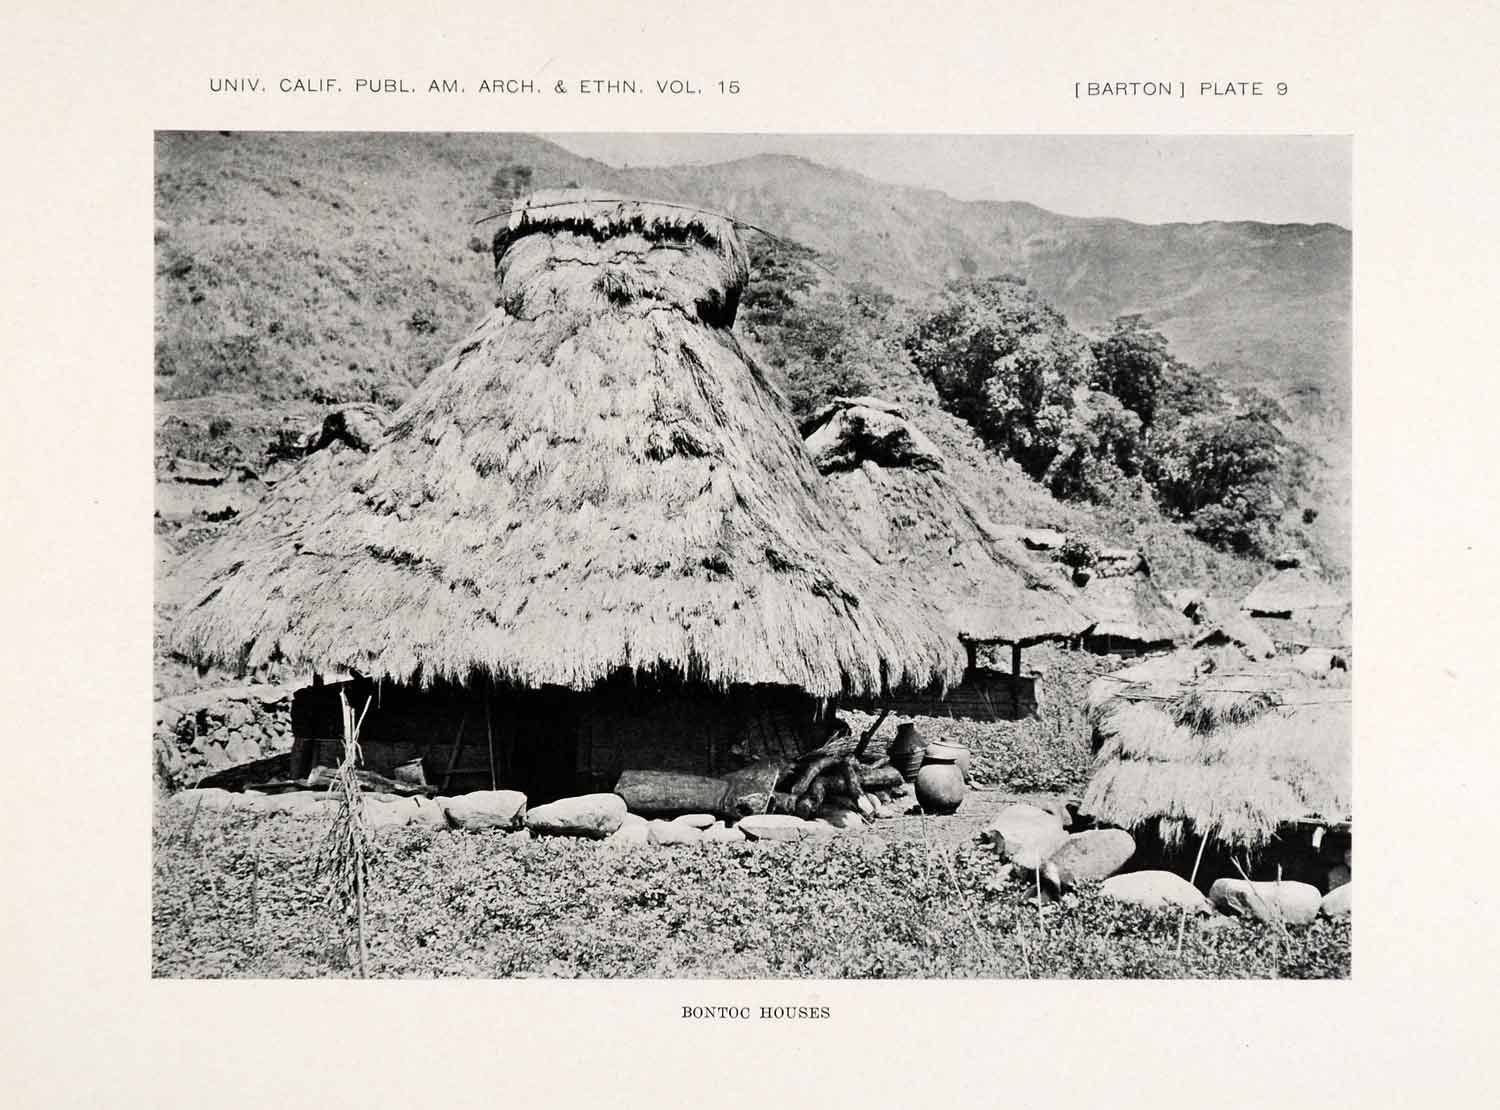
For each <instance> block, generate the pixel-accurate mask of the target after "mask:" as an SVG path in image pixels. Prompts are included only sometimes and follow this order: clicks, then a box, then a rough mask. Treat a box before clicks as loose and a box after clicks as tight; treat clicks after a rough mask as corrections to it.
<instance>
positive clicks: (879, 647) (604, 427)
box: [177, 191, 962, 696]
mask: <svg viewBox="0 0 1500 1110" xmlns="http://www.w3.org/2000/svg"><path fill="white" fill-rule="evenodd" d="M497 255H498V278H499V282H500V295H499V298H498V303H499V305H500V307H499V308H497V309H496V310H495V311H494V312H492V313H491V314H490V315H489V317H488V318H486V319H485V320H484V321H483V322H482V323H481V324H480V325H479V326H478V327H477V328H476V329H475V330H474V331H473V332H472V333H471V334H470V336H469V337H468V338H467V339H466V340H465V341H464V342H463V343H461V344H460V345H458V346H457V347H456V349H455V350H453V351H452V352H451V354H450V356H449V358H448V361H447V362H445V363H444V364H443V365H442V366H440V367H439V368H437V369H436V370H434V371H433V372H432V373H431V374H430V375H429V377H428V378H427V380H426V381H425V382H424V383H423V384H422V386H421V387H420V388H419V389H418V390H417V391H416V393H415V394H414V395H413V396H412V398H411V400H410V401H408V402H407V404H406V405H405V406H403V407H402V409H401V410H400V411H399V412H398V413H397V414H396V415H395V417H394V419H393V420H392V422H391V424H390V426H389V427H388V428H387V429H386V430H385V432H384V434H383V435H382V436H381V438H380V439H379V441H378V442H377V443H376V444H375V445H374V447H373V449H372V450H371V451H370V453H369V455H368V457H367V458H366V459H365V460H364V461H363V462H362V464H361V465H360V466H359V467H358V468H357V470H356V472H355V473H354V474H353V475H352V477H351V479H350V480H349V481H347V482H346V483H344V484H342V485H341V486H340V487H339V488H338V490H337V492H336V495H335V494H330V495H328V496H327V498H326V500H324V501H321V502H320V503H319V504H317V505H315V506H312V507H310V508H307V509H306V511H305V515H304V511H303V510H301V509H299V510H298V511H297V513H295V514H292V515H294V516H295V517H296V518H297V519H296V520H295V524H294V526H293V527H291V528H289V529H287V530H285V531H279V530H278V531H274V532H273V534H271V535H260V536H259V537H258V538H257V542H254V543H253V544H250V545H247V548H248V549H245V550H240V551H237V552H236V553H235V556H234V559H233V561H232V562H230V563H229V564H228V565H227V567H226V568H225V569H223V570H222V571H221V572H220V573H218V574H217V575H216V576H215V577H214V579H213V580H212V581H211V582H210V583H209V588H208V590H207V592H206V594H205V595H204V597H203V598H202V599H201V600H200V601H199V602H198V603H197V604H196V605H195V606H194V607H192V608H191V609H190V610H188V611H187V612H185V613H184V614H183V617H182V618H181V620H180V622H179V626H178V633H177V639H178V643H179V644H180V645H181V646H182V647H183V648H184V649H186V650H187V651H188V652H189V653H191V654H192V655H194V656H196V657H198V658H199V659H202V660H208V661H217V662H220V663H228V664H240V665H246V664H248V665H255V664H257V663H258V662H260V661H262V660H265V659H269V658H274V657H281V658H286V659H289V660H301V661H306V662H307V663H310V664H312V665H314V666H318V667H348V668H352V669H355V670H357V671H359V672H361V673H363V674H366V675H370V676H372V677H377V678H386V679H391V680H394V681H396V682H401V683H422V684H426V683H431V682H434V681H438V680H449V681H460V682H461V681H464V680H467V679H468V678H469V677H470V676H472V675H476V674H478V675H486V676H490V677H492V678H494V679H496V680H501V681H507V682H512V683H517V684H521V685H525V686H541V685H557V686H563V687H568V688H571V689H575V690H582V689H587V688H589V687H591V686H593V685H594V684H595V683H597V682H599V681H601V680H603V679H605V678H607V677H608V676H611V675H613V674H616V673H617V672H620V671H631V672H646V673H660V672H668V673H672V674H676V675H680V676H682V677H684V678H686V679H688V680H690V681H694V682H700V683H705V684H710V685H713V686H717V687H727V686H729V685H731V684H750V685H756V684H773V685H788V686H795V687H798V688H800V689H802V690H804V691H807V692H809V693H811V694H814V695H817V696H832V695H837V694H839V693H842V692H845V691H855V692H860V693H865V692H878V691H879V690H881V689H882V688H885V687H887V686H891V687H895V686H901V685H912V686H918V687H922V686H927V685H929V684H931V683H934V682H936V683H943V682H946V681H947V680H949V679H953V678H956V677H958V674H959V670H960V668H961V665H962V655H961V652H960V651H959V648H958V644H957V642H956V640H955V638H954V636H953V634H952V631H951V630H950V629H948V628H947V627H946V626H945V625H943V623H942V622H941V620H940V619H938V618H936V617H934V616H933V615H930V614H929V612H928V611H927V609H926V607H924V606H923V605H921V604H920V602H919V599H918V598H917V597H916V596H915V595H914V594H913V593H911V592H909V591H903V590H901V589H899V588H896V587H894V586H893V585H892V584H890V583H889V582H887V581H885V580H883V579H882V578H881V576H880V575H879V574H878V573H877V572H876V567H875V565H874V564H873V562H872V560H871V559H870V558H869V556H868V554H867V553H865V552H863V551H861V550H860V549H859V545H858V543H857V541H856V540H855V539H854V537H853V536H852V535H851V534H850V533H849V531H848V530H847V529H846V528H845V526H844V525H843V523H842V522H841V521H840V520H839V519H838V516H837V514H836V513H835V512H833V511H832V510H831V508H829V507H828V506H826V505H824V504H823V503H822V502H821V501H820V500H819V497H818V491H819V485H820V481H819V478H818V476H817V473H816V471H815V469H814V467H813V464H812V461H811V459H810V458H809V457H808V455H807V452H806V451H805V450H804V448H803V446H802V443H801V441H800V439H799V438H798V436H797V432H796V429H795V427H794V426H793V424H792V422H791V420H790V418H789V415H788V412H787V409H786V407H785V404H784V402H783V401H782V399H781V397H780V396H779V395H778V394H777V393H776V391H775V390H774V389H773V388H772V387H771V386H770V385H769V384H768V383H767V381H766V379H765V377H764V376H763V374H762V373H761V371H760V370H759V368H758V367H756V366H755V365H754V364H753V363H751V362H750V361H749V360H748V359H747V357H746V355H745V353H744V351H743V350H742V349H741V348H740V346H739V344H738V343H737V342H736V340H735V338H734V336H733V335H732V334H731V332H730V326H731V325H732V323H733V322H734V317H735V311H736V307H737V305H738V301H739V297H740V293H741V291H742V289H743V288H744V285H745V281H746V278H747V261H746V255H745V251H744V249H743V248H742V246H741V245H740V242H739V239H738V237H737V235H736V234H735V231H734V228H733V227H732V226H731V225H730V224H729V223H728V222H727V221H726V220H724V219H722V218H720V217H717V216H713V215H709V214H706V213H703V212H700V211H697V210H692V209H684V208H682V207H677V206H660V205H655V204H651V203H647V202H643V201H635V200H620V199H607V200H605V199H590V198H585V197H584V196H583V195H582V194H580V193H577V192H571V191H570V192H560V193H543V194H536V195H534V196H532V197H530V198H528V199H526V200H525V201H523V202H520V203H519V204H517V205H516V206H515V207H514V208H513V210H512V214H511V217H510V223H509V227H508V229H507V230H506V231H505V232H504V233H503V234H502V235H501V236H498V237H497ZM294 494H295V491H289V492H288V494H287V495H286V496H288V497H290V496H293V495H294ZM282 501H283V493H282V491H281V490H279V489H278V490H277V491H276V492H275V493H273V494H272V495H271V497H270V498H269V499H268V502H269V503H268V505H267V506H266V508H265V509H263V510H262V512H265V513H272V514H276V513H281V514H286V512H287V507H286V505H285V504H278V503H279V502H282ZM247 531H248V532H254V529H253V528H252V529H249V530H247ZM236 539H238V537H237V538H236Z"/></svg>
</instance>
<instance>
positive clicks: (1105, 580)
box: [1075, 549, 1192, 654]
mask: <svg viewBox="0 0 1500 1110" xmlns="http://www.w3.org/2000/svg"><path fill="white" fill-rule="evenodd" d="M1079 579H1082V591H1081V595H1080V600H1081V603H1082V605H1083V607H1084V608H1085V609H1086V610H1087V611H1088V612H1089V614H1090V615H1091V616H1092V617H1093V618H1094V626H1093V628H1092V629H1090V630H1089V633H1088V635H1087V636H1085V637H1084V645H1085V646H1086V647H1087V648H1088V649H1089V650H1090V651H1097V652H1103V653H1107V654H1108V653H1120V654H1133V653H1138V652H1145V651H1164V650H1168V649H1170V648H1171V647H1172V646H1173V645H1174V644H1176V643H1178V642H1180V641H1182V640H1184V639H1186V638H1187V637H1188V636H1189V635H1190V634H1191V632H1192V622H1191V621H1189V620H1188V619H1187V617H1185V616H1183V615H1182V613H1180V612H1178V610H1177V607H1176V606H1174V605H1173V604H1172V603H1171V602H1170V601H1168V600H1167V598H1166V597H1165V595H1163V594H1162V592H1161V590H1160V589H1158V588H1157V586H1156V583H1155V581H1154V580H1153V579H1152V577H1151V568H1150V567H1149V566H1148V565H1147V564H1146V560H1145V557H1144V556H1142V555H1141V554H1140V552H1138V551H1125V550H1120V549H1106V550H1104V551H1101V552H1100V553H1099V559H1098V563H1097V564H1096V565H1095V566H1094V567H1092V568H1091V569H1090V570H1088V571H1087V572H1083V573H1080V574H1078V575H1075V581H1077V580H1079Z"/></svg>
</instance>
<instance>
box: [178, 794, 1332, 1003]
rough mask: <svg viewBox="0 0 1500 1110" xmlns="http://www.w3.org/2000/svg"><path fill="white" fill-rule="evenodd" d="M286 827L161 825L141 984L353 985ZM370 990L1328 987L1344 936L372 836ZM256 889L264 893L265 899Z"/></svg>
mask: <svg viewBox="0 0 1500 1110" xmlns="http://www.w3.org/2000/svg"><path fill="white" fill-rule="evenodd" d="M321 846H322V832H321V830H320V829H318V828H316V827H314V826H312V825H311V824H310V823H309V822H306V821H299V820H297V819H294V818H290V817H271V818H265V817H261V818H256V817H254V816H251V815H246V814H235V813H233V812H215V813H203V814H198V815H197V816H196V817H195V816H194V815H193V814H192V813H182V812H167V811H164V812H163V813H162V814H161V815H160V816H159V817H158V819H157V823H156V826H155V852H154V865H155V877H154V884H153V885H154V889H153V899H152V904H153V913H152V930H153V944H152V969H153V972H154V974H156V975H158V976H169V977H172V976H180V977H220V976H245V977H266V976H275V977H304V976H306V977H311V976H318V977H323V976H348V975H354V974H356V969H355V967H354V966H353V964H352V962H351V959H350V955H351V954H350V951H349V948H348V946H347V945H346V944H345V941H344V931H343V928H342V922H341V921H340V919H339V913H338V911H337V909H336V908H331V907H330V906H329V905H328V904H327V902H326V900H325V899H324V898H323V896H322V894H321V893H320V890H319V887H318V884H317V883H316V882H315V881H314V878H313V876H314V873H315V870H316V867H317V860H318V856H319V851H320V849H321ZM370 874H371V881H370V887H369V896H368V901H369V906H368V914H369V973H370V975H371V976H374V977H385V978H427V977H447V976H463V977H518V976H550V977H595V976H598V977H604V976H609V977H636V978H642V977H714V978H721V977H724V978H782V977H810V978H917V977H921V978H932V977H997V978H1117V977H1129V978H1215V979H1221V978H1271V977H1285V978H1344V977H1347V976H1348V974H1349V952H1350V947H1349V941H1350V932H1349V925H1348V923H1347V921H1345V922H1328V921H1319V922H1317V923H1316V924H1313V925H1311V926H1308V927H1306V928H1302V929H1291V930H1287V931H1286V933H1285V935H1283V934H1282V932H1281V931H1280V930H1278V929H1275V928H1274V927H1272V926H1268V925H1262V924H1259V923H1255V922H1249V921H1240V920H1237V919H1230V918H1217V919H1214V923H1213V924H1212V925H1207V926H1205V925H1202V924H1197V923H1193V922H1189V924H1188V926H1187V929H1186V935H1185V937H1184V942H1183V944H1182V947H1181V952H1180V955H1179V954H1178V952H1177V951H1176V945H1177V932H1178V927H1179V924H1180V922H1179V917H1178V915H1177V914H1174V913H1171V912H1162V913H1150V912H1146V911H1144V910H1140V909H1136V908H1134V907H1129V906H1123V905H1120V904H1118V903H1113V902H1110V901H1107V900H1105V899H1103V898H1102V897H1101V896H1100V895H1099V894H1098V892H1097V890H1096V889H1092V888H1089V889H1085V890H1083V891H1081V892H1080V893H1079V894H1077V895H1075V896H1069V897H1066V898H1064V900H1063V901H1062V902H1059V903H1055V904H1052V905H1050V906H1048V907H1046V908H1045V909H1044V910H1043V911H1042V912H1041V916H1040V917H1039V916H1038V910H1037V908H1036V905H1035V902H1034V893H1033V892H1032V891H1031V890H1030V888H1028V887H1026V886H1024V885H1019V884H1012V883H1010V882H1008V881H996V879H995V858H994V856H992V855H989V854H988V853H985V852H981V851H979V850H978V849H977V848H970V847H967V846H965V847H960V848H958V849H957V850H952V849H948V850H946V851H945V850H943V849H939V848H936V847H934V848H933V849H932V850H931V851H929V850H928V849H927V848H925V847H924V846H923V845H922V844H920V843H888V842H884V841H880V840H877V839H874V838H866V837H842V838H832V839H827V840H813V841H803V842H801V843H797V844H758V845H748V844H740V845H697V846H693V847H688V848H681V849H656V850H643V849H635V850H631V849H623V848H611V847H609V846H605V845H600V844H598V843H596V842H592V841H579V840H569V839H562V838H558V839H548V840H530V839H528V838H527V837H526V836H525V834H501V833H493V834H455V833H449V832H434V831H432V830H418V829H392V830H386V831H384V832H382V833H381V834H380V835H379V836H378V838H377V839H376V841H375V847H374V854H373V855H372V857H371V862H370ZM271 875H274V876H275V878H276V881H274V882H270V881H268V876H271Z"/></svg>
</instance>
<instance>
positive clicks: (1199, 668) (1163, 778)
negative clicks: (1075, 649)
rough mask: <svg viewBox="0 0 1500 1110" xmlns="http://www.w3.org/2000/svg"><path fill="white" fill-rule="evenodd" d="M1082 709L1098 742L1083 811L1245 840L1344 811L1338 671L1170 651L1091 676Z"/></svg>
mask: <svg viewBox="0 0 1500 1110" xmlns="http://www.w3.org/2000/svg"><path fill="white" fill-rule="evenodd" d="M1089 708H1090V715H1091V717H1092V720H1093V723H1094V730H1095V735H1096V736H1097V737H1100V738H1101V739H1102V746H1101V747H1100V750H1099V754H1098V757H1097V759H1096V761H1095V764H1094V771H1093V774H1092V777H1091V778H1090V779H1089V783H1088V787H1087V789H1086V790H1085V792H1084V797H1083V802H1082V809H1083V810H1084V812H1086V813H1089V814H1092V815H1093V816H1094V817H1096V818H1098V819H1100V820H1104V821H1109V822H1111V823H1114V824H1117V825H1122V826H1124V827H1126V828H1135V827H1138V826H1140V825H1142V824H1144V823H1146V822H1148V821H1153V820H1156V821H1159V822H1160V824H1161V826H1162V828H1163V829H1164V831H1165V832H1166V834H1167V839H1169V840H1170V839H1172V838H1173V837H1174V836H1180V835H1182V833H1183V832H1184V831H1185V827H1190V828H1191V830H1192V832H1193V834H1194V835H1196V836H1207V837H1211V838H1214V839H1216V840H1218V841H1219V842H1220V843H1222V844H1224V845H1228V846H1236V845H1246V846H1251V847H1253V846H1256V845H1258V844H1260V843H1262V842H1264V841H1265V840H1266V839H1267V838H1268V837H1270V836H1271V835H1272V834H1273V833H1274V832H1275V831H1276V830H1277V829H1278V828H1279V827H1280V826H1281V825H1282V824H1284V823H1286V822H1292V821H1299V820H1303V819H1307V818H1315V819H1321V820H1325V821H1328V822H1341V821H1345V820H1348V819H1349V818H1350V816H1351V790H1352V768H1351V764H1352V758H1351V757H1352V752H1351V749H1352V733H1351V715H1350V704H1349V689H1348V687H1347V686H1346V685H1344V672H1342V671H1332V672H1329V674H1328V675H1326V676H1322V677H1313V676H1310V675H1308V674H1305V673H1302V672H1299V671H1297V670H1295V669H1294V668H1293V667H1292V666H1291V665H1290V664H1289V663H1287V662H1285V661H1282V660H1279V659H1278V660H1271V661H1266V662H1258V663H1249V662H1245V661H1244V660H1243V657H1242V656H1240V655H1239V654H1238V652H1235V651H1233V650H1232V649H1225V650H1224V651H1221V652H1218V653H1205V652H1196V651H1182V652H1174V653H1173V654H1172V655H1170V656H1163V657H1161V658H1159V659H1154V660H1151V661H1149V662H1147V663H1144V664H1141V665H1139V666H1136V667H1130V668H1127V669H1126V670H1123V671H1120V672H1117V673H1115V674H1112V675H1106V676H1104V677H1102V678H1099V679H1096V680H1095V681H1094V683H1093V684H1091V686H1090V688H1089Z"/></svg>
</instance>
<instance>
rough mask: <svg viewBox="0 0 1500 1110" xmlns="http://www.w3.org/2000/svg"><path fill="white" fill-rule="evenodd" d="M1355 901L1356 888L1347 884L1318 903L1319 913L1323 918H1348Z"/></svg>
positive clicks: (1337, 888)
mask: <svg viewBox="0 0 1500 1110" xmlns="http://www.w3.org/2000/svg"><path fill="white" fill-rule="evenodd" d="M1353 900H1354V886H1353V884H1352V883H1345V884H1344V885H1343V886H1338V887H1334V888H1333V889H1332V890H1330V891H1329V892H1328V893H1327V894H1325V895H1323V900H1322V901H1321V902H1319V903H1318V913H1319V914H1321V915H1322V916H1323V917H1348V916H1349V913H1350V910H1351V908H1352V905H1353Z"/></svg>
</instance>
